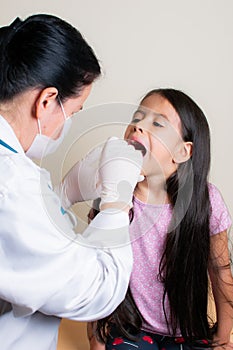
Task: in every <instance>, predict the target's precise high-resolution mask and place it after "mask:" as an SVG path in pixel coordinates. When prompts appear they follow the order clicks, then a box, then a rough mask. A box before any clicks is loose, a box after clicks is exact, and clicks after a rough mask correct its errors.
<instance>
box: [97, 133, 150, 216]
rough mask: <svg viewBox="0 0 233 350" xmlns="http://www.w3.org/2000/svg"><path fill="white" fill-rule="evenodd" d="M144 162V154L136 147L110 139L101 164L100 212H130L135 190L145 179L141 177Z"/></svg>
mask: <svg viewBox="0 0 233 350" xmlns="http://www.w3.org/2000/svg"><path fill="white" fill-rule="evenodd" d="M142 162H143V156H142V153H141V151H139V150H136V149H135V148H134V146H132V145H129V144H128V143H127V142H126V141H124V140H121V139H117V138H115V137H114V138H110V139H108V141H107V142H106V144H105V146H104V148H103V151H102V155H101V158H100V163H99V179H100V182H101V192H100V198H101V202H100V210H103V209H106V208H110V207H112V208H119V209H121V210H126V211H127V210H129V208H130V207H131V205H132V197H133V191H134V188H135V186H136V184H137V182H138V181H142V180H143V178H144V177H143V176H141V175H140V173H141V168H142Z"/></svg>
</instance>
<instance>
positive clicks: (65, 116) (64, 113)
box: [57, 95, 68, 120]
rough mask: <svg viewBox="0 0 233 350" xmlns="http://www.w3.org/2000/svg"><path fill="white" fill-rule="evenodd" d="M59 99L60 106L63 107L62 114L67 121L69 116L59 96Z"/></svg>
mask: <svg viewBox="0 0 233 350" xmlns="http://www.w3.org/2000/svg"><path fill="white" fill-rule="evenodd" d="M57 99H58V102H59V104H60V107H61V110H62V113H63V117H64V119H65V120H67V119H68V118H67V115H66V112H65V109H64V106H63V103H62V102H61V99H60V97H59V96H58V95H57Z"/></svg>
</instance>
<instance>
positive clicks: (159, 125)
mask: <svg viewBox="0 0 233 350" xmlns="http://www.w3.org/2000/svg"><path fill="white" fill-rule="evenodd" d="M153 125H154V126H158V127H159V128H163V125H162V124H159V123H158V122H156V121H155V122H153Z"/></svg>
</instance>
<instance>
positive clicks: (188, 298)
mask: <svg viewBox="0 0 233 350" xmlns="http://www.w3.org/2000/svg"><path fill="white" fill-rule="evenodd" d="M154 94H159V95H160V96H162V97H164V98H165V99H166V100H168V101H169V102H170V103H171V105H172V106H173V107H174V109H175V110H176V112H177V113H178V115H179V117H180V120H181V124H182V137H183V140H184V141H190V142H192V143H193V149H192V156H191V158H190V159H189V160H188V161H186V162H185V163H182V164H180V165H179V167H178V170H177V171H176V172H175V173H174V174H172V175H171V176H170V177H169V178H168V179H167V193H168V196H169V199H170V202H171V204H172V206H173V215H172V220H171V223H170V229H169V232H168V234H167V238H166V241H165V246H164V252H163V255H162V258H161V261H160V266H159V276H157V277H158V278H159V279H160V281H161V282H162V283H163V285H164V298H163V305H165V304H164V302H165V298H168V301H169V304H170V314H167V313H166V310H165V307H164V313H165V317H166V320H167V325H168V329H169V331H170V334H171V335H175V334H176V330H177V329H178V328H180V330H181V333H182V336H183V337H184V338H189V339H191V340H192V339H193V338H198V339H204V338H205V339H206V338H207V339H211V326H210V324H209V320H208V316H207V306H208V287H209V286H208V262H209V255H210V232H209V216H210V200H209V191H208V183H207V179H208V173H209V168H210V133H209V127H208V123H207V120H206V118H205V116H204V114H203V112H202V111H201V109H200V108H199V107H198V106H197V104H196V103H195V102H194V101H193V100H192V99H191V98H190V97H188V96H187V95H186V94H184V93H183V92H181V91H178V90H174V89H157V90H152V91H150V92H149V93H148V94H147V95H146V96H145V97H144V99H146V98H147V97H149V96H151V95H154ZM144 99H143V100H144ZM142 102H143V101H142ZM128 298H129V295H127V296H126V299H125V301H123V303H122V304H121V305H120V306H119V307H118V308H117V309H116V310H115V312H114V313H113V314H112V315H110V316H109V318H107V319H105V320H104V322H103V320H102V321H99V323H98V326H99V327H97V328H98V329H97V333H98V334H99V335H100V338H101V330H102V331H103V329H106V324H107V322H108V321H109V320H113V321H114V322H115V323H116V326H117V327H118V328H119V329H120V330H121V332H122V329H124V324H127V322H126V317H127V307H124V305H125V304H127V302H128ZM128 315H129V313H128ZM134 316H135V317H134V318H132V316H130V317H131V320H130V323H131V324H132V325H133V326H134V330H135V327H137V326H138V325H140V324H141V321H142V317H141V315H140V314H139V313H138V312H135V313H134ZM127 327H128V326H127ZM128 328H129V327H128ZM138 330H139V329H138ZM123 332H124V331H123ZM123 332H122V333H123ZM123 334H124V333H123ZM102 335H103V332H102ZM124 335H125V334H124ZM102 339H103V337H102ZM103 340H104V339H103Z"/></svg>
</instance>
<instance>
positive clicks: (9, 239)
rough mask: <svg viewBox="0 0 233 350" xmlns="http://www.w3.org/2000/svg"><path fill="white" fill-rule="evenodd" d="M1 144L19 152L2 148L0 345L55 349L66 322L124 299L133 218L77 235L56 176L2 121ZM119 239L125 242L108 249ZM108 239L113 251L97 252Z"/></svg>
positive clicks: (111, 220)
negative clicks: (62, 204)
mask: <svg viewBox="0 0 233 350" xmlns="http://www.w3.org/2000/svg"><path fill="white" fill-rule="evenodd" d="M0 139H1V140H3V141H4V142H5V143H7V144H8V145H9V146H11V147H12V148H13V149H15V150H16V151H17V152H18V153H14V152H13V151H12V150H9V149H7V148H6V147H4V146H2V145H0V344H1V345H0V347H1V350H29V349H33V350H55V349H56V344H57V334H58V327H59V323H60V318H62V317H65V318H70V319H73V320H78V321H89V320H95V319H98V318H101V317H104V316H106V315H108V314H110V313H111V312H112V311H113V310H114V309H115V308H116V307H117V305H118V304H119V303H120V302H121V301H122V299H123V298H124V296H125V293H126V290H127V286H128V282H129V277H130V273H131V268H132V251H131V246H130V244H129V243H128V242H129V241H128V239H129V232H128V225H129V220H128V216H127V214H126V213H118V214H114V215H109V212H103V213H102V214H99V215H98V216H97V217H96V218H95V219H94V220H93V222H92V223H91V225H89V227H88V228H87V229H86V230H85V231H84V233H83V235H80V234H78V235H77V234H75V233H74V232H73V230H72V228H71V226H70V222H69V221H68V220H67V218H66V217H67V215H66V214H64V212H65V211H62V210H61V208H60V202H59V198H58V197H57V195H56V194H55V193H54V191H53V190H52V188H51V184H50V183H49V175H48V173H47V172H46V171H45V170H44V169H41V168H40V167H38V166H37V165H36V164H35V163H34V162H32V161H31V160H30V159H29V158H28V157H27V156H26V155H25V153H24V151H23V149H22V147H21V145H20V143H19V142H18V139H17V138H16V136H15V134H14V132H13V130H12V128H11V127H10V125H9V124H8V123H7V122H6V120H5V119H4V118H2V117H1V116H0ZM41 188H44V190H43V191H44V192H45V193H43V196H42V195H41ZM45 198H46V201H45V200H44V199H45ZM45 202H46V203H45ZM48 209H49V211H48ZM50 210H51V211H50ZM110 214H111V213H110ZM101 237H102V238H101ZM116 238H118V239H119V242H118V243H119V245H117V246H115V247H113V248H111V247H109V248H108V247H106V244H107V245H108V244H109V245H110V246H111V244H112V242H115V239H116ZM101 239H104V240H106V242H107V241H108V240H109V242H107V243H106V242H104V243H103V241H101ZM100 241H101V244H103V245H104V246H105V248H98V249H97V248H96V247H95V245H96V243H99V242H100ZM89 242H90V244H93V246H90V244H89Z"/></svg>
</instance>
